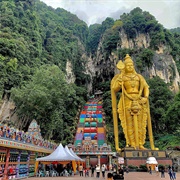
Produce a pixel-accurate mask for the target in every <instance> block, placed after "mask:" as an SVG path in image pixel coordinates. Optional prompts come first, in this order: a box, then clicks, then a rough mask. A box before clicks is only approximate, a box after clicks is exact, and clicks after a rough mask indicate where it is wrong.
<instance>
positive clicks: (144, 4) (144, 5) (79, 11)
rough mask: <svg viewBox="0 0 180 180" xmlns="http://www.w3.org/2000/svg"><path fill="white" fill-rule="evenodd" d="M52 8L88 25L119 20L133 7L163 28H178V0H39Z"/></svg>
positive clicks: (179, 21) (179, 8)
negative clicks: (149, 16) (153, 19)
mask: <svg viewBox="0 0 180 180" xmlns="http://www.w3.org/2000/svg"><path fill="white" fill-rule="evenodd" d="M41 1H43V2H44V3H46V4H47V5H48V6H52V7H53V8H57V7H60V8H63V9H66V10H67V11H70V12H71V13H73V14H76V15H77V16H78V17H79V18H80V19H82V20H83V21H85V22H86V23H87V24H88V25H90V24H94V23H101V22H102V21H104V20H105V19H106V17H112V18H114V19H115V20H116V19H119V17H120V15H121V14H123V13H124V12H125V13H128V12H130V11H131V10H132V9H134V8H135V7H140V8H141V9H142V10H143V11H148V12H149V13H151V14H152V15H153V16H155V18H156V20H157V21H158V22H159V23H161V24H162V25H163V26H164V27H165V28H168V29H170V28H176V27H180V0H41Z"/></svg>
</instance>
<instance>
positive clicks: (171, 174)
mask: <svg viewBox="0 0 180 180" xmlns="http://www.w3.org/2000/svg"><path fill="white" fill-rule="evenodd" d="M168 174H169V178H170V180H174V176H173V170H172V168H171V166H169V168H168Z"/></svg>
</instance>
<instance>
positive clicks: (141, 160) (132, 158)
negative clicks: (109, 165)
mask: <svg viewBox="0 0 180 180" xmlns="http://www.w3.org/2000/svg"><path fill="white" fill-rule="evenodd" d="M119 156H120V157H124V165H125V166H127V165H134V166H138V167H139V165H142V164H146V160H147V158H148V157H155V158H156V160H157V162H158V164H163V165H172V159H171V158H168V156H167V154H166V151H163V150H150V149H147V150H134V148H132V147H125V148H123V149H122V150H121V152H120V153H119Z"/></svg>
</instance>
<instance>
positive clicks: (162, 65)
mask: <svg viewBox="0 0 180 180" xmlns="http://www.w3.org/2000/svg"><path fill="white" fill-rule="evenodd" d="M102 41H103V36H102V38H101V41H100V43H99V46H98V49H97V53H96V57H95V58H93V60H92V61H93V69H95V73H94V74H96V78H97V79H98V80H101V81H106V80H107V79H109V80H110V79H111V78H112V77H113V75H114V74H117V73H118V71H117V68H116V64H117V62H118V58H117V56H116V52H114V53H111V54H110V55H109V56H108V57H107V58H105V56H104V54H105V52H104V50H103V46H102ZM150 42H151V38H150V36H149V34H138V33H137V36H136V38H134V39H128V37H127V35H126V34H125V32H124V30H123V29H121V30H120V31H119V42H118V43H117V50H118V49H124V48H126V49H136V50H138V49H140V48H150ZM158 49H159V50H158V51H155V52H154V56H153V60H152V66H151V67H146V68H145V69H143V72H142V73H141V74H142V75H143V76H145V77H146V78H152V77H153V76H159V77H160V78H161V79H163V80H164V81H165V82H166V83H170V84H171V87H170V88H171V90H172V91H174V92H178V91H179V84H180V77H179V73H178V70H177V67H176V63H175V61H174V59H173V57H172V56H171V55H170V54H169V52H168V47H166V46H164V45H162V44H160V45H159V47H158ZM115 51H116V50H115ZM131 57H132V58H133V60H134V62H135V64H136V55H135V54H132V55H131ZM136 70H137V72H139V70H138V69H137V68H136ZM139 73H140V72H139Z"/></svg>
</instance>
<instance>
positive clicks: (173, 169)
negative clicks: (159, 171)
mask: <svg viewBox="0 0 180 180" xmlns="http://www.w3.org/2000/svg"><path fill="white" fill-rule="evenodd" d="M172 174H173V178H174V179H176V171H175V168H174V166H172Z"/></svg>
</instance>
